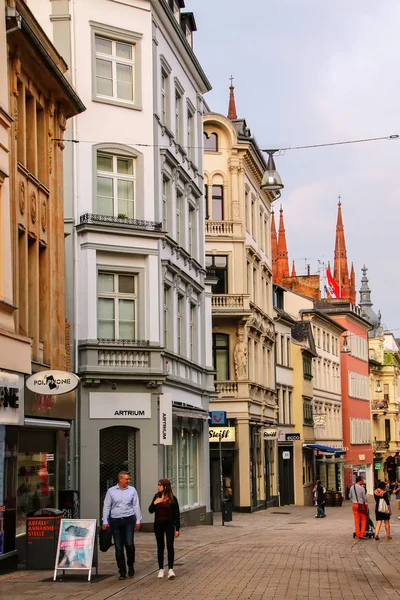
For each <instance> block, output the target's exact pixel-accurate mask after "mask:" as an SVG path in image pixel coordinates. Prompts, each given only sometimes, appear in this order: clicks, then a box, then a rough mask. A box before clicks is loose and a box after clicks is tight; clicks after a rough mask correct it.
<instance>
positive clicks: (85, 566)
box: [53, 519, 96, 581]
mask: <svg viewBox="0 0 400 600" xmlns="http://www.w3.org/2000/svg"><path fill="white" fill-rule="evenodd" d="M95 535H96V519H62V520H61V525H60V533H59V536H58V546H57V554H56V563H55V566H54V577H53V579H54V580H55V579H56V577H57V571H59V570H62V571H66V570H68V569H72V570H74V571H75V570H80V571H81V570H83V571H88V580H89V581H90V578H91V574H92V564H93V552H94V544H95Z"/></svg>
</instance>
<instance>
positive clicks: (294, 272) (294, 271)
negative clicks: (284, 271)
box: [290, 260, 297, 277]
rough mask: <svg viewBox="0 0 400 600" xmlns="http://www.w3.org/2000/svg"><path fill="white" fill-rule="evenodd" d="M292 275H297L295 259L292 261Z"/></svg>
mask: <svg viewBox="0 0 400 600" xmlns="http://www.w3.org/2000/svg"><path fill="white" fill-rule="evenodd" d="M290 277H297V273H296V267H295V266H294V260H293V261H292V274H291V275H290Z"/></svg>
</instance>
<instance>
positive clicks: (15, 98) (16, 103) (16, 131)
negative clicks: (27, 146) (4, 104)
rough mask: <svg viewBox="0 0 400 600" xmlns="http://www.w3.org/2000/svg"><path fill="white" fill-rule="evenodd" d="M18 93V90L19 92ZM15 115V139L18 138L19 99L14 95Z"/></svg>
mask: <svg viewBox="0 0 400 600" xmlns="http://www.w3.org/2000/svg"><path fill="white" fill-rule="evenodd" d="M17 94H18V92H17ZM13 117H14V139H17V138H18V125H19V122H18V99H17V96H14V110H13Z"/></svg>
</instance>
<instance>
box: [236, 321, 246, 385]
mask: <svg viewBox="0 0 400 600" xmlns="http://www.w3.org/2000/svg"><path fill="white" fill-rule="evenodd" d="M233 362H234V364H235V374H236V379H237V380H239V381H240V380H243V379H247V345H246V344H245V343H244V335H243V333H239V332H238V333H237V342H236V346H235V349H234V351H233Z"/></svg>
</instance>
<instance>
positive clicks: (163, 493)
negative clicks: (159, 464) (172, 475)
mask: <svg viewBox="0 0 400 600" xmlns="http://www.w3.org/2000/svg"><path fill="white" fill-rule="evenodd" d="M149 513H150V514H153V513H154V514H155V517H154V534H155V536H156V541H157V558H158V569H159V571H158V575H157V577H158V579H162V578H163V577H164V548H165V539H166V540H167V554H168V579H175V573H174V558H175V552H174V539H175V538H177V537H179V529H180V518H181V517H180V512H179V504H178V500H177V499H176V498H175V496H174V494H173V493H172V488H171V482H170V481H169V479H160V481H159V482H158V492H157V494H155V496H154V498H153V500H152V503H151V504H150V506H149ZM164 538H165V539H164Z"/></svg>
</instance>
